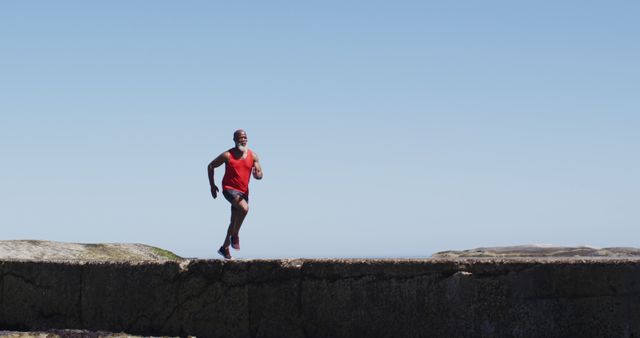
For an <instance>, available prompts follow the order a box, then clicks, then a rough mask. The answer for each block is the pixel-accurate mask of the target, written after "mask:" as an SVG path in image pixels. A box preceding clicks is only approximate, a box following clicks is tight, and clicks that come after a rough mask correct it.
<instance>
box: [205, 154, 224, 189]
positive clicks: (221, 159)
mask: <svg viewBox="0 0 640 338" xmlns="http://www.w3.org/2000/svg"><path fill="white" fill-rule="evenodd" d="M228 160H229V152H228V151H225V152H224V153H222V154H220V155H218V157H216V158H215V159H214V160H213V161H211V163H209V165H208V166H207V175H208V176H209V185H210V186H211V196H213V198H216V197H218V191H220V189H218V187H217V186H216V182H215V180H214V178H213V172H214V169H215V168H217V167H219V166H221V165H222V164H223V163H226V162H227V161H228Z"/></svg>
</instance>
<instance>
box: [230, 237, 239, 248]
mask: <svg viewBox="0 0 640 338" xmlns="http://www.w3.org/2000/svg"><path fill="white" fill-rule="evenodd" d="M231 247H232V248H234V249H236V250H240V236H231Z"/></svg>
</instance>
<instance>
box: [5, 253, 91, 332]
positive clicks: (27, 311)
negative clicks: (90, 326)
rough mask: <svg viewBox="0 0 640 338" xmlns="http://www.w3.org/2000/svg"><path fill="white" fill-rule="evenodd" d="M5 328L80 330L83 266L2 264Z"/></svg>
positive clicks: (36, 263)
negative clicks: (78, 328) (77, 328)
mask: <svg viewBox="0 0 640 338" xmlns="http://www.w3.org/2000/svg"><path fill="white" fill-rule="evenodd" d="M2 265H3V269H2V309H3V312H2V314H3V315H2V318H1V319H2V326H0V327H4V328H33V329H43V328H75V327H80V326H81V323H82V320H81V314H80V286H81V283H82V282H81V274H82V268H83V265H82V264H60V263H52V262H19V261H10V262H3V264H2Z"/></svg>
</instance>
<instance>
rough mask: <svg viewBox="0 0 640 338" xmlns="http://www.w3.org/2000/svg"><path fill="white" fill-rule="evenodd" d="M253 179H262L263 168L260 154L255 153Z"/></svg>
mask: <svg viewBox="0 0 640 338" xmlns="http://www.w3.org/2000/svg"><path fill="white" fill-rule="evenodd" d="M252 171H253V178H255V179H256V180H261V179H262V166H260V159H259V158H258V154H256V153H253V170H252Z"/></svg>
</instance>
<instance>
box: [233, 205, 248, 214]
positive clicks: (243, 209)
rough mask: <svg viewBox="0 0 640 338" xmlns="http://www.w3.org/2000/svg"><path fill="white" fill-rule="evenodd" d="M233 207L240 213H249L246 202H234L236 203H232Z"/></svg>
mask: <svg viewBox="0 0 640 338" xmlns="http://www.w3.org/2000/svg"><path fill="white" fill-rule="evenodd" d="M234 208H235V209H236V211H237V212H238V213H240V214H242V215H246V214H248V213H249V205H248V204H247V203H242V202H239V203H236V205H234Z"/></svg>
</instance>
